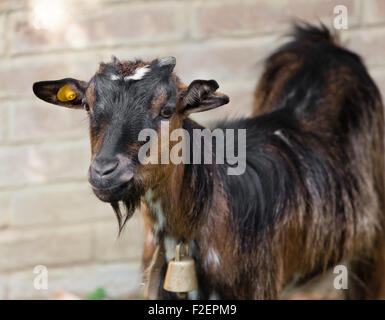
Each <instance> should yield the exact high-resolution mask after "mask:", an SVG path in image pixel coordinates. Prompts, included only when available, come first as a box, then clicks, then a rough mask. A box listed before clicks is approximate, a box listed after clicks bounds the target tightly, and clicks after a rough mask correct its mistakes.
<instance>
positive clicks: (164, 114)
mask: <svg viewBox="0 0 385 320" xmlns="http://www.w3.org/2000/svg"><path fill="white" fill-rule="evenodd" d="M160 116H161V117H163V118H170V117H171V116H172V110H171V109H168V108H166V109H162V110H160Z"/></svg>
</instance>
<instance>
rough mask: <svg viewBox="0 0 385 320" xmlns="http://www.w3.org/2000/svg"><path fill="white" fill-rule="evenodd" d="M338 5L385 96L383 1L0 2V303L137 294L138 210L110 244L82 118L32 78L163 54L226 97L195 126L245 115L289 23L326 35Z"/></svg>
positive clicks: (111, 231) (84, 72)
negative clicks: (41, 277)
mask: <svg viewBox="0 0 385 320" xmlns="http://www.w3.org/2000/svg"><path fill="white" fill-rule="evenodd" d="M336 5H344V6H346V7H347V9H348V29H347V30H343V31H341V32H340V34H341V39H342V42H343V43H344V44H345V45H346V46H347V47H348V48H350V49H352V50H354V51H356V52H358V53H359V54H361V55H362V56H363V58H364V59H365V62H366V64H367V65H368V67H369V69H370V72H371V74H372V76H373V77H374V79H375V80H376V81H377V83H378V85H379V87H380V88H381V90H382V92H385V59H384V58H383V56H384V52H385V40H384V39H385V0H365V1H364V0H337V1H334V0H311V1H309V0H290V1H289V0H273V1H272V0H243V1H242V0H239V1H238V0H152V1H135V0H132V1H130V0H127V1H119V0H82V1H75V0H74V1H72V0H0V299H25V298H27V299H29V298H49V297H53V296H55V295H57V293H58V290H65V291H66V292H71V293H73V294H76V295H78V296H79V297H81V298H84V297H90V294H92V293H93V292H94V293H95V290H97V288H102V289H99V291H97V292H99V293H100V290H101V291H102V292H103V295H104V296H105V297H107V298H128V297H134V296H135V297H137V296H140V293H138V292H140V291H138V290H140V281H141V279H140V257H141V250H142V240H143V224H142V221H141V217H140V214H136V215H135V216H134V218H132V219H131V220H130V221H129V223H128V224H127V227H126V229H125V231H124V233H123V236H121V237H120V238H119V239H118V238H117V231H118V230H117V223H116V221H115V217H114V214H113V212H112V209H111V208H110V207H109V205H106V204H104V203H101V202H100V201H99V200H97V199H96V197H95V196H93V194H92V192H91V189H90V187H89V186H88V183H87V169H88V165H89V158H90V154H89V153H90V151H89V140H88V123H87V117H86V113H85V112H82V111H72V110H67V109H64V108H63V109H61V108H59V107H55V106H53V105H49V104H47V103H44V102H41V101H39V100H37V98H35V97H34V95H33V93H32V84H33V82H35V81H39V80H49V79H60V78H65V77H73V78H78V79H81V80H87V81H88V80H89V79H90V77H91V76H92V75H93V73H94V72H95V71H96V70H97V69H98V63H99V62H101V61H106V60H109V58H110V56H111V55H112V54H113V55H116V56H117V57H118V58H120V59H134V58H143V59H154V58H156V57H163V56H169V55H172V56H175V57H176V59H177V67H176V72H177V74H178V75H179V76H180V77H181V79H182V80H183V81H184V82H185V83H186V84H188V83H189V82H190V81H192V80H194V79H198V78H202V79H215V80H217V81H218V83H219V84H220V90H221V91H222V92H224V93H226V94H228V95H229V96H230V98H231V103H230V104H229V105H227V106H225V107H222V108H219V109H216V110H214V111H210V112H205V113H202V114H199V117H196V120H198V121H199V122H201V123H203V124H207V123H209V122H210V121H212V120H216V119H219V118H221V117H224V116H228V115H234V116H239V115H245V114H248V112H249V110H250V107H251V103H252V93H253V88H254V86H255V85H256V83H257V80H258V76H259V75H260V73H261V69H262V62H263V59H264V57H266V56H267V55H268V54H269V53H270V52H271V51H272V50H273V49H275V48H276V47H278V46H279V44H281V43H282V42H283V41H285V38H284V37H282V36H283V35H284V34H286V33H287V32H288V30H289V22H290V21H291V20H292V19H295V18H300V19H302V20H305V21H311V22H317V21H319V20H321V21H323V22H324V23H325V24H326V25H327V26H329V27H332V25H333V24H332V22H333V19H334V17H335V14H334V13H333V9H334V7H335V6H336ZM36 265H44V266H46V267H47V268H48V289H47V290H36V289H35V288H34V286H33V281H34V278H35V277H36V274H34V273H33V270H34V267H35V266H36ZM331 285H332V284H331V283H330V286H331Z"/></svg>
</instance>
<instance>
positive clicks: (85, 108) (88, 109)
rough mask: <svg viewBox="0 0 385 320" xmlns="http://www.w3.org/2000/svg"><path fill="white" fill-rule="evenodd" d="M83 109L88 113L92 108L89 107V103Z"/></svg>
mask: <svg viewBox="0 0 385 320" xmlns="http://www.w3.org/2000/svg"><path fill="white" fill-rule="evenodd" d="M83 107H84V110H86V111H87V112H88V111H90V106H89V105H88V103H84V104H83Z"/></svg>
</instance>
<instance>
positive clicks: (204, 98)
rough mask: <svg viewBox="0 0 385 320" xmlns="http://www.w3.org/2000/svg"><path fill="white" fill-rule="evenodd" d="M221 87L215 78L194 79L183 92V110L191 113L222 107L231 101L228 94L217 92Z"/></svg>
mask: <svg viewBox="0 0 385 320" xmlns="http://www.w3.org/2000/svg"><path fill="white" fill-rule="evenodd" d="M218 88H219V85H218V83H217V82H216V81H215V80H194V81H193V82H191V84H190V85H189V86H188V88H187V89H186V91H185V92H183V93H182V104H183V107H182V110H181V111H182V112H183V113H184V114H186V115H189V114H191V113H194V112H202V111H206V110H210V109H214V108H217V107H220V106H222V105H224V104H227V103H229V101H230V99H229V97H228V96H227V95H225V94H223V93H220V92H216V90H217V89H218Z"/></svg>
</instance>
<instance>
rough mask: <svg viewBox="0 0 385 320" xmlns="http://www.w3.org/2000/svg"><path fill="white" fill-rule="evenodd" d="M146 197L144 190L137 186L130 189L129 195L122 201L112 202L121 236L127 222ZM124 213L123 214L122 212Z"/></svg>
mask: <svg viewBox="0 0 385 320" xmlns="http://www.w3.org/2000/svg"><path fill="white" fill-rule="evenodd" d="M143 195H144V188H143V187H142V186H141V185H139V184H135V185H134V186H132V187H130V190H129V192H128V193H127V194H125V195H124V197H123V199H122V200H120V201H112V202H110V204H111V206H112V208H113V209H114V213H115V216H116V219H117V221H118V225H119V235H120V234H121V232H122V230H123V228H124V226H125V225H126V222H127V221H128V220H129V219H130V218H131V217H132V216H133V214H134V212H135V209H136V208H138V207H139V205H140V199H141V197H142V196H143ZM122 211H123V212H122Z"/></svg>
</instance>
